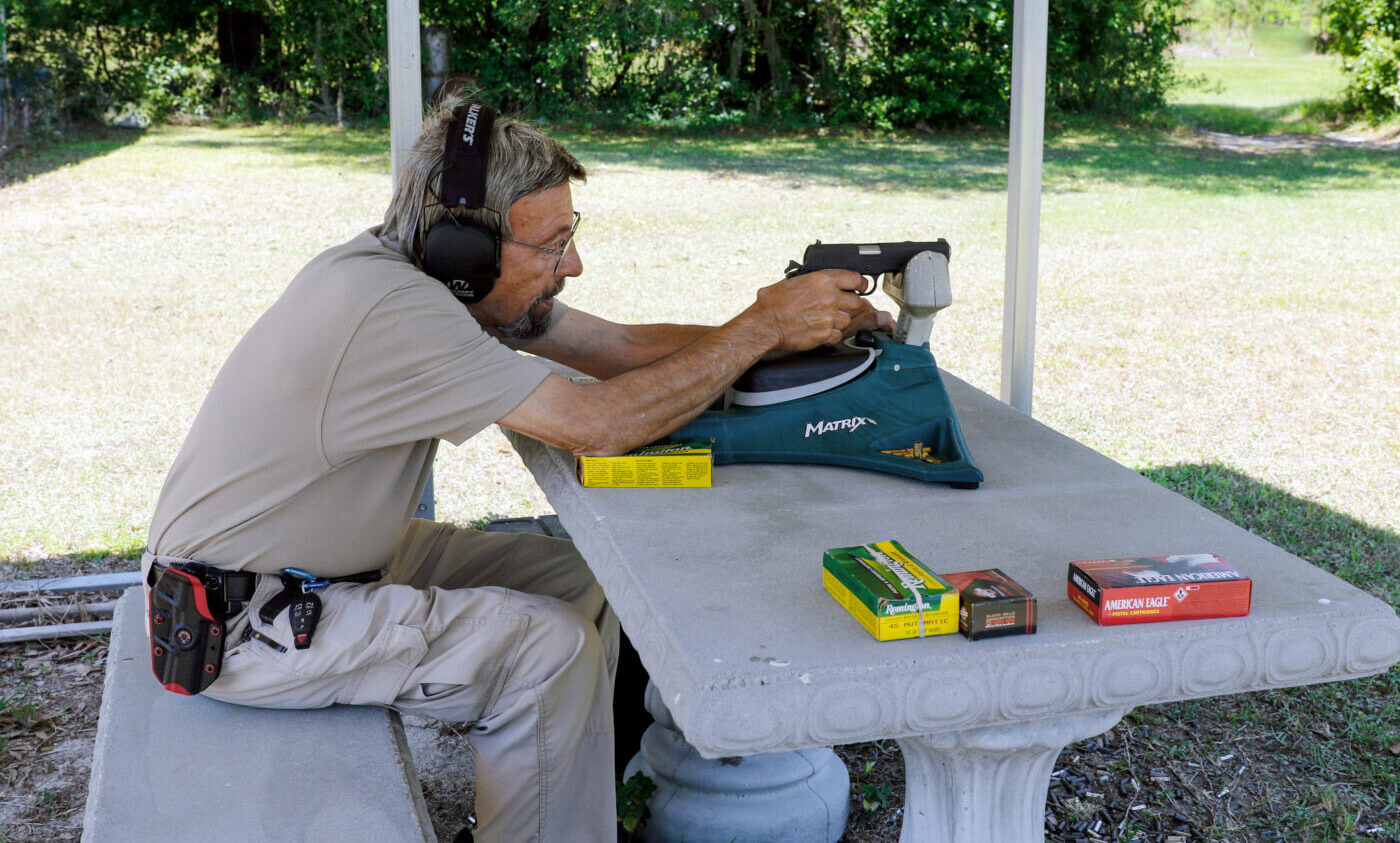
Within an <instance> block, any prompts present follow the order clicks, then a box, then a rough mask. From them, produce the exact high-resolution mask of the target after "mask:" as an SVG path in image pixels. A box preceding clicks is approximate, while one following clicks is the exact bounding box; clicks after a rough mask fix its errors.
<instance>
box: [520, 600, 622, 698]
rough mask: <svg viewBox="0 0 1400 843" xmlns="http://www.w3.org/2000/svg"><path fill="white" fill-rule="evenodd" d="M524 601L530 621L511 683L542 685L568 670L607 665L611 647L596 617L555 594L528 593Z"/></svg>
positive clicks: (587, 669) (523, 605)
mask: <svg viewBox="0 0 1400 843" xmlns="http://www.w3.org/2000/svg"><path fill="white" fill-rule="evenodd" d="M521 604H522V606H521V609H523V610H525V612H526V615H527V617H528V619H529V622H528V625H527V627H526V630H525V634H524V635H523V636H522V640H521V644H520V650H519V652H518V654H517V656H516V658H515V660H514V665H513V666H512V670H511V673H512V677H511V678H510V680H508V682H507V684H508V685H509V686H516V687H530V686H534V685H538V684H541V683H544V682H548V681H551V678H552V677H554V676H557V675H559V674H561V673H564V672H566V671H579V672H582V673H585V674H589V673H595V672H597V671H598V670H599V669H600V668H601V667H603V666H604V665H605V653H606V652H607V648H606V647H605V646H604V642H603V636H602V634H601V633H600V632H599V630H598V628H597V626H596V624H595V619H593V618H589V617H585V616H584V614H583V612H581V611H580V610H579V609H577V608H575V606H574V605H573V604H570V603H566V602H564V601H563V600H558V599H555V598H551V597H543V596H540V595H525V596H523V597H522V598H521Z"/></svg>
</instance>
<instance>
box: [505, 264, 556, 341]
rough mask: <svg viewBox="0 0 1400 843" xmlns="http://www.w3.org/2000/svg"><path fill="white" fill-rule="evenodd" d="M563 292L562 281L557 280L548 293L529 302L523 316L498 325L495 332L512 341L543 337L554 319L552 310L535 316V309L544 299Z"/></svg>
mask: <svg viewBox="0 0 1400 843" xmlns="http://www.w3.org/2000/svg"><path fill="white" fill-rule="evenodd" d="M563 290H564V279H562V278H561V279H559V283H558V284H557V285H555V287H554V289H553V290H551V291H550V292H548V293H541V294H540V295H539V296H537V297H535V300H534V301H532V302H530V307H529V308H528V309H527V310H526V311H525V314H524V315H523V316H521V317H520V318H519V319H517V320H515V321H514V322H512V323H511V324H509V325H499V326H497V328H496V330H498V331H500V332H501V334H502V335H504V336H507V337H510V338H511V339H513V340H533V339H538V338H539V337H542V336H544V334H545V332H546V331H548V330H549V325H550V321H551V320H552V319H553V318H554V310H553V309H552V308H551V309H549V310H546V311H543V312H542V313H539V314H536V313H535V308H537V307H539V306H540V305H541V304H543V303H544V301H545V299H552V298H554V297H555V296H557V295H559V293H561V292H562V291H563Z"/></svg>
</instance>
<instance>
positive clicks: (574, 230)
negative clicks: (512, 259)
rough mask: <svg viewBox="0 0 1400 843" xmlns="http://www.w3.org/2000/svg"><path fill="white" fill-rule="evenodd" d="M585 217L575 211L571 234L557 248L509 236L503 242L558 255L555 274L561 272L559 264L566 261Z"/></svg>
mask: <svg viewBox="0 0 1400 843" xmlns="http://www.w3.org/2000/svg"><path fill="white" fill-rule="evenodd" d="M582 219H583V214H581V213H579V212H578V211H574V224H573V225H571V226H569V236H568V237H566V238H565V239H564V244H563V245H562V246H560V247H559V248H557V249H551V248H550V247H548V246H536V245H535V244H534V243H526V242H525V241H523V240H511V239H510V238H509V237H502V238H501V242H502V243H514V244H515V245H517V246H524V247H525V248H527V249H534V250H535V251H537V252H545V253H546V254H550V255H558V258H557V259H556V260H555V261H554V270H553V271H554V274H555V275H558V274H559V265H560V264H562V263H563V262H564V255H566V254H568V252H569V247H570V246H572V245H573V244H574V234H575V233H577V232H578V224H579V221H580V220H582Z"/></svg>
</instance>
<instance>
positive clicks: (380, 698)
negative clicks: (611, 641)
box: [206, 578, 591, 721]
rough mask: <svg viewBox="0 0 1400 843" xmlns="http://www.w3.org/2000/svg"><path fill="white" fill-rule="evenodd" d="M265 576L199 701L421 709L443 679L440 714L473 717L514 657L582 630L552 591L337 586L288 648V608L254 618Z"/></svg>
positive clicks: (510, 674) (264, 595) (540, 661)
mask: <svg viewBox="0 0 1400 843" xmlns="http://www.w3.org/2000/svg"><path fill="white" fill-rule="evenodd" d="M269 579H271V578H269ZM273 583H274V584H275V585H276V586H277V587H269V588H262V587H260V588H259V591H258V593H257V594H256V595H255V596H254V598H253V601H252V604H251V608H250V612H249V617H248V620H247V623H248V624H251V627H252V629H253V630H255V631H256V632H257V633H258V636H259V637H252V638H248V639H245V640H242V641H239V642H238V643H237V644H235V646H233V647H232V648H230V649H229V651H228V652H227V653H225V656H224V666H223V672H222V673H221V675H220V677H219V679H218V680H217V681H216V682H215V683H214V684H213V685H212V686H210V688H209V689H208V691H206V693H207V694H208V695H209V696H211V697H214V698H215V699H221V700H224V701H226V702H233V703H239V704H243V705H254V706H262V707H269V708H319V707H323V706H328V705H333V704H337V703H348V704H355V705H395V703H396V701H397V700H399V698H400V697H401V696H407V697H408V698H409V699H411V700H413V701H415V702H418V703H420V708H422V706H421V703H423V702H427V700H425V699H424V696H425V694H424V692H423V687H422V686H425V685H426V686H429V688H431V687H433V686H438V685H444V686H446V685H450V686H452V693H453V701H452V703H451V710H450V711H442V712H440V713H439V715H438V716H441V717H443V719H453V720H462V721H472V720H476V719H479V718H481V717H485V716H488V715H489V714H490V712H491V710H492V707H493V706H494V705H495V703H496V700H497V699H498V698H499V696H500V693H501V690H502V688H503V686H504V684H505V683H506V681H507V680H510V681H521V679H522V677H521V676H520V675H519V674H520V669H521V668H522V666H525V665H522V662H521V655H522V653H532V652H537V651H538V650H539V648H541V647H544V648H546V649H547V648H548V647H549V646H550V643H549V640H548V639H549V638H551V637H559V638H560V640H561V643H562V641H563V639H564V638H565V637H566V636H563V635H561V634H560V630H563V629H569V628H582V627H586V626H590V625H591V623H590V621H589V620H588V619H585V618H583V617H582V616H581V615H579V613H578V612H577V611H576V610H575V609H574V608H573V607H571V606H569V605H568V604H565V603H563V602H561V601H559V600H557V599H555V598H552V597H546V596H541V595H534V594H526V593H523V592H518V591H512V590H510V589H505V588H495V587H489V588H471V589H451V590H439V589H419V588H415V587H412V586H409V585H392V584H379V583H376V584H370V585H360V584H343V585H333V586H330V587H329V588H327V589H325V590H324V591H323V592H322V593H321V600H322V606H323V608H322V614H321V618H320V621H319V622H318V623H317V625H316V632H315V635H314V636H313V638H312V642H311V646H310V647H309V648H307V649H305V650H297V649H295V648H293V647H291V646H290V645H291V643H292V635H291V629H290V622H289V620H288V617H287V615H288V613H287V612H286V611H282V612H281V613H279V614H278V615H277V617H276V618H274V619H273V621H272V622H271V623H264V622H263V621H262V620H261V619H260V618H259V617H258V609H259V608H261V606H262V605H263V604H264V603H266V601H267V600H268V599H270V597H271V595H272V594H274V593H276V591H277V590H280V584H277V583H275V580H274V581H273ZM238 626H239V627H241V626H243V624H242V623H240V624H239V625H238ZM231 631H232V632H233V633H234V634H235V635H240V632H239V630H238V629H237V628H235V629H234V630H231ZM541 638H543V639H545V640H544V641H540V640H539V639H541ZM235 640H237V639H236V638H235ZM274 644H276V645H282V649H280V650H279V649H278V648H277V647H276V646H273V645H274ZM565 646H567V645H565ZM548 662H549V657H548V653H547V652H546V653H544V655H543V656H538V657H536V658H535V659H534V661H533V663H532V664H537V665H546V667H542V668H538V669H541V670H547V669H548V668H547V664H548ZM527 669H528V670H535V669H536V668H535V667H533V666H528V667H527ZM524 681H526V682H528V681H530V678H529V677H524ZM426 696H428V697H431V696H433V694H431V693H428V694H427V695H426ZM431 707H432V706H431V705H430V706H427V708H431Z"/></svg>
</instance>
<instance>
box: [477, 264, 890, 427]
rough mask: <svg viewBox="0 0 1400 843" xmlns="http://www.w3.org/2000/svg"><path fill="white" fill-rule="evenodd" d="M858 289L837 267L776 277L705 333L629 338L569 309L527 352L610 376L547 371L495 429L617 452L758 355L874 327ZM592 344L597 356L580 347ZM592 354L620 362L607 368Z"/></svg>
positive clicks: (656, 329)
mask: <svg viewBox="0 0 1400 843" xmlns="http://www.w3.org/2000/svg"><path fill="white" fill-rule="evenodd" d="M863 284H864V279H863V278H861V277H860V276H859V275H857V274H855V273H854V272H840V271H823V272H815V273H811V274H809V275H803V276H800V277H795V278H788V279H784V280H783V281H779V282H778V283H776V284H772V285H770V286H767V287H764V288H762V289H760V290H759V291H758V294H757V296H756V297H755V301H754V303H753V304H751V305H749V307H747V308H745V310H744V312H743V313H740V314H739V315H738V316H736V317H734V318H733V319H731V320H730V321H728V322H726V323H725V324H724V325H721V326H720V327H718V328H715V329H713V330H708V329H704V328H696V327H682V326H644V327H643V328H642V329H641V330H639V331H638V332H636V333H629V332H626V331H623V330H619V328H620V326H616V325H613V324H612V323H609V322H606V321H605V320H601V319H598V318H597V317H590V316H588V315H587V314H581V318H576V317H578V316H579V315H578V314H575V313H574V312H572V311H571V312H570V314H569V315H566V317H565V318H564V319H562V320H561V321H560V323H559V324H558V325H556V326H555V327H554V328H553V329H551V331H550V332H549V334H546V335H545V337H542V338H541V340H540V341H538V342H537V343H536V344H533V345H531V346H530V350H531V351H535V352H537V353H541V354H543V355H544V356H546V357H550V358H551V359H554V360H558V361H559V362H561V363H564V364H566V365H569V366H573V367H574V368H576V369H579V370H581V371H585V372H590V373H608V372H616V374H614V376H612V377H609V378H607V379H606V380H603V381H600V382H598V383H594V384H586V385H585V384H575V383H571V382H570V381H567V380H565V379H563V378H561V377H559V376H557V375H550V376H549V377H547V378H545V380H544V382H543V383H541V384H540V385H539V386H538V387H536V389H535V391H534V392H532V393H531V394H530V395H529V396H528V397H527V398H526V399H525V400H524V401H522V402H521V403H520V405H519V406H518V407H516V408H515V409H514V410H511V411H510V412H509V413H507V414H506V415H505V416H503V417H502V418H501V419H500V423H501V424H502V425H505V426H506V427H509V428H511V429H512V430H517V431H519V432H521V433H524V434H526V435H528V436H533V437H535V438H536V439H540V440H542V441H544V442H546V443H548V444H550V445H554V446H556V447H559V448H565V449H568V450H569V451H572V452H574V453H576V454H591V455H609V454H620V453H625V452H626V451H628V450H631V449H632V448H635V447H637V446H638V445H642V444H645V443H647V442H651V441H653V440H655V439H658V438H660V437H662V436H664V435H666V434H668V433H670V432H671V431H673V430H675V429H676V428H678V427H680V426H681V425H683V424H685V423H686V422H687V421H689V420H690V419H692V418H694V417H695V416H696V415H698V414H699V413H700V412H701V411H702V410H704V408H705V407H707V406H708V405H709V404H710V403H711V402H712V401H714V399H715V398H716V397H717V396H718V395H719V394H720V393H721V392H723V391H724V389H725V387H727V386H728V385H729V384H730V383H731V382H733V381H734V379H735V378H737V377H738V376H739V375H740V374H741V373H742V372H743V371H744V370H745V369H747V368H748V367H749V366H751V365H753V364H754V362H756V361H757V360H758V359H759V358H761V357H762V356H763V355H764V354H766V353H767V352H768V351H770V350H773V349H778V350H782V351H801V350H804V349H808V348H813V347H815V346H817V345H821V344H822V343H830V342H836V341H837V340H840V339H841V338H842V337H843V336H846V335H847V333H848V332H852V331H855V330H858V329H859V328H861V327H862V326H863V327H867V328H869V327H874V326H875V324H876V323H877V322H878V318H879V314H878V313H877V312H876V311H875V310H874V309H872V308H871V307H870V305H869V304H868V303H867V302H865V301H864V300H863V299H861V298H860V297H859V296H857V295H856V294H855V293H854V292H852V290H856V289H859V288H860V287H861V286H863ZM886 319H888V315H886ZM592 331H597V336H592V335H591V334H590V332H592ZM622 337H627V339H626V340H623V339H621V338H622ZM590 338H591V339H593V340H594V342H593V343H590V342H589V340H590ZM594 344H597V345H598V346H599V347H600V348H601V349H602V352H598V351H593V350H590V347H591V346H592V345H594ZM668 349H669V352H668V353H664V352H667V350H668ZM663 353H664V354H663ZM602 354H607V355H616V356H617V357H618V359H619V360H620V362H617V363H613V364H611V365H610V364H609V363H608V362H607V361H606V360H605V359H602ZM658 355H662V356H660V357H659V359H657V356H658ZM648 360H650V361H651V362H645V363H644V364H642V363H643V361H648ZM590 370H591V371H590Z"/></svg>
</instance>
